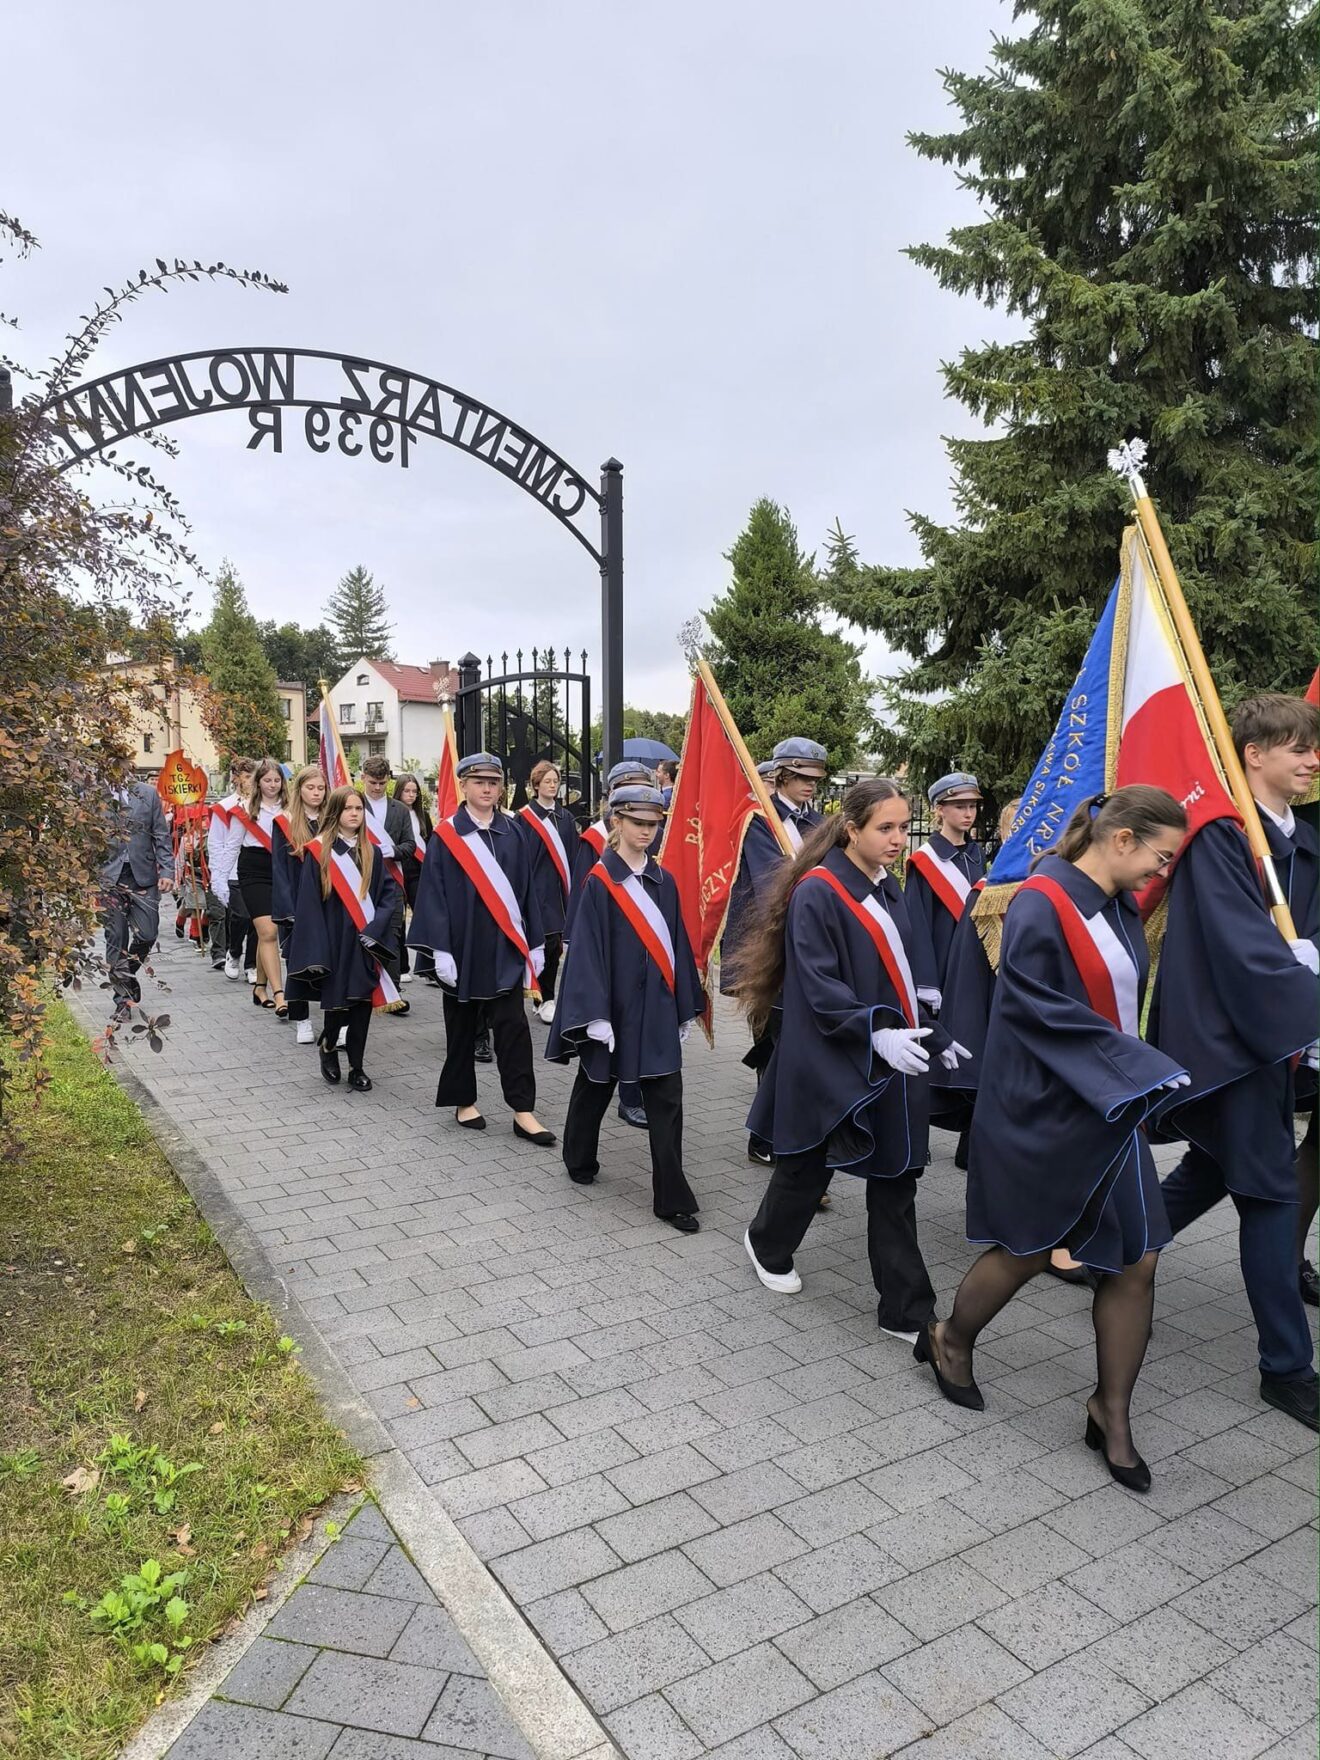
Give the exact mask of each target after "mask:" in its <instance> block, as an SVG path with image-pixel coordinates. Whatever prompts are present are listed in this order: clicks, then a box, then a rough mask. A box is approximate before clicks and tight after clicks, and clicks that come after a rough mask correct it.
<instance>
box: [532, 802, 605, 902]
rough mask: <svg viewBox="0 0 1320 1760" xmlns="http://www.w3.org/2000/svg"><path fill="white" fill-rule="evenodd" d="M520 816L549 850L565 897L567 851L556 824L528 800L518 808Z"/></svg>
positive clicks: (567, 879)
mask: <svg viewBox="0 0 1320 1760" xmlns="http://www.w3.org/2000/svg"><path fill="white" fill-rule="evenodd" d="M520 816H521V817H522V818H524V819H526V821H527V823H528V824H529V825H530V826H531V828H532V830H533V831H535V833H536V835H537V836H538V837H539V838H540V839H541V842H542V843H543V844H544V845H545V847H546V849H547V850H548V851H549V853H550V860H551V861H552V862H553V863H554V865H555V871H556V872H557V873H558V875H559V884H560V885H561V886H562V887H563V889H564V897H565V898H567V897H568V888H569V878H568V851H567V850H566V849H565V848H564V840H563V838H562V837H561V836H560V835H559V827H558V825H556V824H555V822H554V820H553V819H552V818H551V819H543V818H542V817H541V815H540V814H539V813H538V812H537V811H536V808H535V807H533V806H532V804H531V803H530V802H528V804H527V805H526V806H525V807H523V808H521V809H520ZM597 854H599V851H597Z"/></svg>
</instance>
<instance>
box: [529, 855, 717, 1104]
mask: <svg viewBox="0 0 1320 1760" xmlns="http://www.w3.org/2000/svg"><path fill="white" fill-rule="evenodd" d="M601 862H602V864H603V865H604V867H605V868H606V870H607V871H608V873H609V874H610V876H611V878H612V879H614V880H616V881H619V882H620V883H622V882H623V881H625V880H627V879H628V878H629V877H630V875H631V874H632V869H631V868H629V866H628V864H627V863H626V862H625V861H624V859H623V857H622V856H620V855H619V854H618V853H617V851H615V850H612V849H607V850H606V851H605V854H604V855H603V856H602V857H601ZM641 881H642V885H643V886H644V887H646V889H647V893H648V895H649V896H650V898H651V900H652V902H653V903H654V904H655V906H656V908H657V909H658V910H659V912H660V914H661V916H662V917H663V918H664V920H665V923H666V926H667V927H668V929H669V938H670V940H671V941H672V942H673V946H674V988H673V990H672V991H671V990H670V988H669V986H668V984H666V983H665V981H664V978H663V977H662V976H661V973H660V968H659V967H658V966H657V965H656V963H655V961H654V960H653V959H652V957H651V955H650V954H649V953H648V952H647V951H646V948H645V947H644V946H643V945H642V942H641V939H640V937H639V936H638V935H637V933H636V932H635V930H634V929H633V927H632V925H631V924H630V923H629V921H628V919H627V918H626V917H625V916H624V914H623V912H622V911H621V910H620V908H619V906H618V905H617V904H616V903H615V901H614V899H613V898H611V897H610V895H609V892H608V891H607V890H606V888H605V886H604V885H602V883H601V882H600V881H599V880H589V881H588V882H587V884H586V885H585V887H584V888H583V892H582V899H581V902H580V903H579V905H578V909H577V913H576V915H575V916H574V919H573V940H572V942H571V944H570V946H569V952H568V956H567V958H566V959H565V961H564V964H563V966H562V968H561V971H560V979H559V994H558V997H557V998H556V1001H555V1018H554V1022H553V1024H552V1025H551V1028H550V1038H549V1041H548V1042H547V1044H546V1050H545V1054H546V1056H547V1057H548V1058H550V1059H551V1061H552V1062H556V1063H566V1062H567V1061H568V1059H569V1058H570V1057H577V1058H578V1059H579V1060H580V1061H581V1064H582V1068H583V1069H584V1070H585V1071H586V1074H587V1076H588V1077H589V1079H590V1080H591V1081H593V1082H609V1081H621V1082H636V1081H641V1080H644V1079H645V1078H647V1077H649V1076H663V1075H671V1074H672V1073H673V1072H674V1071H675V1070H678V1069H681V1068H682V1065H683V1053H682V1050H681V1049H680V1042H679V1037H678V1029H679V1027H680V1026H681V1025H682V1024H683V1023H684V1022H685V1021H690V1020H694V1019H695V1018H696V1016H697V1015H699V1014H700V1013H701V1010H702V1007H703V1006H704V1003H705V998H704V996H703V995H702V990H701V982H700V979H699V978H698V976H697V967H696V961H695V960H694V959H693V957H692V949H691V947H690V946H689V945H688V938H687V933H686V931H685V930H684V928H683V916H682V913H681V911H680V910H679V908H678V888H677V887H676V886H675V884H674V879H673V876H672V875H671V874H669V873H667V872H666V871H665V869H663V868H662V867H661V866H660V865H659V863H658V862H656V861H655V860H654V859H653V858H652V857H650V856H648V857H647V861H646V867H645V868H644V869H643V871H642V874H641ZM591 1021H608V1022H609V1023H610V1025H611V1026H612V1027H613V1029H614V1050H613V1052H612V1053H611V1052H610V1050H609V1049H608V1047H607V1046H605V1045H602V1044H601V1043H600V1042H599V1041H598V1040H595V1039H589V1038H588V1037H587V1035H586V1027H587V1025H588V1023H589V1022H591Z"/></svg>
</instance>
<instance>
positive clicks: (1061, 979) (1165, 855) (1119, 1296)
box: [913, 785, 1188, 1491]
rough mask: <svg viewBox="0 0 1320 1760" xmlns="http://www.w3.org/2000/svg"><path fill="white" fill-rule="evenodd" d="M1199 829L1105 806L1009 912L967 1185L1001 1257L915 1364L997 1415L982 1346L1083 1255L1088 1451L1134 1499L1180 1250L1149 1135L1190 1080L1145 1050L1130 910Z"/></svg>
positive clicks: (1155, 794)
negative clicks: (1143, 1403)
mask: <svg viewBox="0 0 1320 1760" xmlns="http://www.w3.org/2000/svg"><path fill="white" fill-rule="evenodd" d="M1186 829H1187V816H1186V814H1185V813H1184V811H1183V809H1182V807H1181V806H1179V804H1178V802H1177V801H1175V800H1174V798H1173V796H1172V795H1169V794H1166V793H1165V792H1164V790H1163V789H1159V788H1147V787H1145V786H1141V785H1138V786H1134V787H1131V788H1121V789H1119V790H1118V791H1117V792H1116V793H1114V794H1112V795H1103V794H1100V795H1094V796H1092V797H1091V798H1090V799H1089V800H1087V801H1085V802H1083V803H1082V805H1081V806H1080V807H1078V809H1077V811H1076V812H1075V813H1074V814H1073V816H1072V818H1071V819H1070V820H1069V822H1068V825H1067V827H1066V828H1065V830H1064V833H1063V835H1062V837H1061V838H1060V839H1059V841H1058V844H1057V846H1056V848H1055V851H1054V853H1052V854H1049V855H1045V856H1043V857H1041V858H1039V860H1038V861H1037V862H1036V864H1035V865H1034V868H1033V871H1032V873H1031V875H1030V877H1029V878H1028V879H1027V880H1025V881H1023V883H1022V885H1021V886H1020V887H1019V889H1018V892H1017V895H1016V896H1015V898H1014V899H1013V902H1012V903H1011V904H1010V905H1009V908H1008V912H1007V915H1006V916H1005V919H1004V932H1003V942H1002V947H1001V953H1000V962H999V974H998V977H997V979H996V981H995V990H994V1000H993V1002H992V1004H991V1009H990V1025H989V1029H988V1032H987V1035H986V1045H985V1054H984V1057H983V1060H982V1070H981V1085H980V1089H979V1091H978V1093H977V1100H976V1111H975V1113H974V1115H973V1118H972V1138H971V1148H970V1156H969V1168H968V1178H967V1235H968V1239H969V1240H972V1241H977V1242H983V1243H990V1244H989V1245H988V1247H987V1250H986V1251H985V1252H984V1253H982V1254H981V1256H980V1258H979V1259H978V1260H977V1261H976V1263H975V1264H974V1265H973V1266H972V1268H971V1270H970V1271H969V1272H968V1273H967V1275H966V1277H964V1278H963V1280H962V1283H961V1285H960V1286H959V1289H958V1293H957V1296H956V1297H955V1298H954V1304H953V1312H952V1313H951V1315H950V1317H949V1318H948V1319H947V1320H945V1321H932V1322H931V1324H930V1325H929V1326H928V1327H926V1328H924V1329H923V1331H922V1335H921V1337H920V1338H919V1339H918V1341H917V1344H916V1346H915V1348H914V1351H913V1355H914V1356H915V1357H916V1359H917V1361H918V1362H922V1363H929V1364H930V1366H931V1368H932V1370H933V1371H934V1374H935V1379H936V1382H937V1383H938V1385H939V1390H940V1392H941V1393H942V1394H943V1395H944V1397H945V1399H947V1400H949V1401H951V1402H952V1403H953V1404H954V1405H959V1406H964V1407H967V1408H968V1409H970V1410H973V1411H981V1410H983V1409H984V1407H985V1399H984V1396H983V1395H982V1393H981V1390H980V1389H979V1388H978V1387H977V1385H976V1380H975V1377H974V1375H973V1373H972V1351H973V1347H974V1345H975V1343H976V1340H977V1337H978V1336H979V1334H980V1333H981V1331H982V1329H983V1328H984V1327H985V1326H986V1325H988V1324H989V1322H990V1321H991V1320H993V1319H994V1317H995V1315H996V1314H998V1313H999V1312H1000V1310H1001V1309H1002V1308H1003V1307H1005V1306H1006V1304H1007V1303H1008V1302H1009V1301H1010V1300H1011V1299H1012V1297H1013V1296H1014V1295H1015V1294H1016V1293H1017V1291H1018V1290H1019V1289H1021V1288H1022V1286H1023V1285H1024V1284H1025V1283H1027V1282H1029V1281H1030V1279H1031V1278H1033V1277H1035V1276H1036V1275H1037V1274H1038V1273H1039V1272H1042V1271H1044V1270H1045V1269H1046V1268H1047V1266H1048V1264H1049V1258H1050V1250H1051V1248H1054V1247H1058V1246H1066V1247H1067V1248H1068V1250H1069V1252H1070V1253H1072V1255H1073V1256H1074V1257H1075V1258H1076V1259H1078V1260H1079V1261H1080V1262H1081V1263H1082V1264H1084V1265H1087V1266H1089V1267H1090V1268H1091V1269H1092V1270H1093V1271H1094V1272H1095V1273H1096V1274H1097V1283H1096V1292H1095V1297H1094V1301H1093V1304H1092V1310H1091V1312H1092V1320H1093V1323H1094V1327H1095V1350H1096V1385H1095V1391H1094V1392H1093V1393H1092V1394H1091V1396H1090V1398H1089V1399H1088V1400H1087V1402H1086V1432H1085V1433H1086V1442H1087V1445H1088V1446H1089V1447H1091V1448H1094V1449H1098V1450H1100V1451H1101V1452H1102V1453H1103V1455H1104V1458H1105V1461H1106V1464H1107V1465H1108V1467H1109V1471H1110V1473H1111V1474H1112V1476H1113V1477H1114V1478H1115V1479H1116V1480H1117V1481H1118V1483H1119V1484H1120V1485H1125V1486H1127V1487H1128V1488H1129V1489H1130V1490H1133V1491H1148V1490H1149V1489H1150V1469H1149V1468H1148V1467H1147V1466H1146V1463H1145V1462H1144V1461H1143V1460H1142V1458H1141V1456H1140V1455H1139V1454H1138V1453H1137V1450H1136V1447H1135V1445H1134V1443H1133V1440H1132V1428H1131V1419H1130V1408H1131V1402H1132V1391H1133V1388H1134V1387H1135V1386H1136V1381H1137V1375H1138V1373H1139V1371H1140V1369H1141V1364H1142V1361H1143V1359H1144V1358H1145V1354H1146V1345H1147V1341H1148V1340H1149V1338H1150V1325H1151V1312H1152V1308H1153V1304H1154V1295H1155V1267H1156V1263H1157V1261H1158V1258H1159V1253H1160V1249H1161V1248H1162V1247H1164V1246H1167V1244H1168V1242H1169V1239H1170V1231H1169V1225H1168V1221H1167V1218H1166V1216H1165V1213H1164V1204H1163V1201H1162V1199H1161V1197H1160V1188H1159V1182H1158V1180H1157V1179H1156V1176H1155V1166H1154V1162H1153V1161H1152V1159H1151V1153H1150V1147H1149V1145H1148V1143H1147V1141H1146V1136H1145V1131H1144V1129H1143V1125H1144V1122H1145V1120H1146V1118H1147V1117H1148V1116H1149V1115H1150V1113H1151V1112H1152V1111H1153V1110H1154V1109H1155V1108H1156V1107H1157V1106H1158V1105H1159V1104H1161V1102H1162V1101H1164V1100H1167V1099H1168V1097H1169V1094H1170V1093H1171V1092H1172V1091H1173V1090H1174V1089H1175V1088H1179V1087H1182V1086H1185V1085H1186V1083H1187V1080H1188V1077H1187V1072H1186V1071H1185V1070H1183V1069H1181V1068H1180V1067H1179V1065H1178V1064H1177V1063H1175V1062H1174V1060H1173V1059H1172V1058H1170V1057H1166V1056H1165V1055H1164V1053H1163V1052H1162V1051H1157V1050H1156V1049H1155V1047H1154V1046H1153V1045H1148V1044H1146V1043H1145V1041H1144V1040H1142V1039H1141V1038H1140V1037H1139V1026H1140V1018H1141V1002H1142V995H1143V992H1144V990H1145V985H1146V976H1147V972H1148V969H1149V961H1148V956H1147V952H1146V937H1145V933H1144V931H1143V929H1142V926H1141V918H1140V915H1139V913H1138V911H1137V907H1136V902H1135V900H1134V899H1133V898H1132V896H1131V894H1132V893H1133V892H1135V891H1138V890H1139V889H1140V888H1141V887H1143V886H1145V885H1146V884H1147V882H1149V881H1150V880H1152V879H1153V878H1154V877H1155V875H1156V874H1159V873H1161V872H1163V871H1164V870H1165V869H1167V868H1168V866H1169V865H1170V864H1171V863H1172V862H1173V860H1174V858H1175V857H1176V856H1177V854H1178V850H1179V847H1180V845H1181V843H1182V840H1183V837H1184V835H1185V833H1186Z"/></svg>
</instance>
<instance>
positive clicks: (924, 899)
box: [903, 831, 985, 1038]
mask: <svg viewBox="0 0 1320 1760" xmlns="http://www.w3.org/2000/svg"><path fill="white" fill-rule="evenodd" d="M926 841H927V842H928V843H929V844H930V847H931V849H932V850H933V851H934V852H935V854H936V855H937V856H939V858H940V860H941V861H945V862H952V863H953V865H954V867H956V868H957V869H958V870H959V871H960V872H961V873H962V875H963V877H964V879H965V880H966V881H967V884H968V885H969V886H975V885H976V882H977V881H978V880H980V879H983V878H984V875H985V853H984V851H983V850H982V848H981V846H980V844H979V843H977V842H976V840H975V839H974V838H972V839H969V840H968V841H967V842H966V843H964V844H956V843H950V842H949V840H948V838H947V837H945V836H943V835H942V834H941V833H940V832H938V831H932V832H931V834H930V836H929V837H928V838H927V840H926ZM903 897H904V899H905V901H906V903H907V908H908V915H909V916H910V917H911V918H912V927H913V929H914V930H917V929H918V923H919V922H920V924H922V925H924V927H925V930H926V933H927V935H928V936H929V938H930V948H931V953H932V954H933V956H934V977H933V978H929V979H928V978H927V977H926V975H925V974H924V973H923V974H922V975H921V976H919V977H918V978H917V982H918V984H922V985H925V984H927V983H931V984H933V985H934V987H935V989H937V990H939V991H940V992H941V993H943V990H944V985H945V982H946V979H947V976H948V970H949V951H950V949H951V948H952V946H953V937H954V931H955V930H956V929H957V927H958V923H959V922H960V921H961V918H955V917H953V916H952V915H951V914H950V912H949V911H948V910H947V909H946V908H945V906H944V904H943V902H942V901H941V900H940V899H939V898H937V897H936V896H935V893H934V892H933V891H932V889H931V888H930V886H929V885H928V884H927V883H926V880H925V879H924V877H923V876H922V874H921V872H920V871H919V870H918V869H917V868H916V867H914V865H913V864H912V863H911V862H908V863H907V864H906V865H905V867H904V869H903ZM970 902H971V901H970V900H969V901H968V903H969V904H970ZM966 914H967V913H966V911H964V912H963V915H964V916H965V915H966ZM922 964H923V965H924V964H925V962H924V961H922ZM943 1012H944V1011H943V1007H941V1010H940V1013H941V1015H942V1014H943ZM954 1037H955V1038H956V1037H957V1035H956V1034H955V1035H954Z"/></svg>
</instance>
